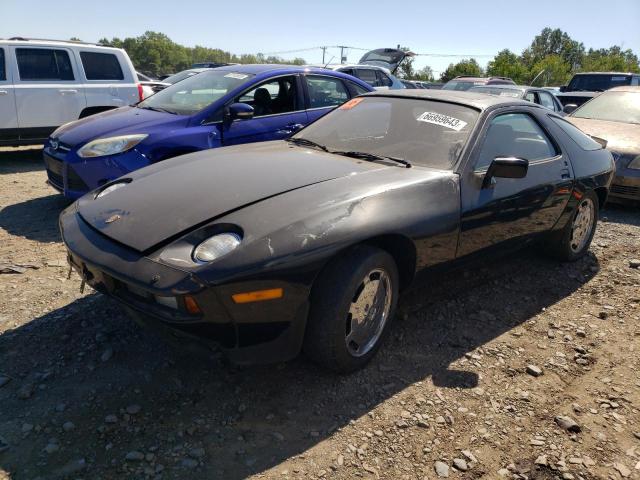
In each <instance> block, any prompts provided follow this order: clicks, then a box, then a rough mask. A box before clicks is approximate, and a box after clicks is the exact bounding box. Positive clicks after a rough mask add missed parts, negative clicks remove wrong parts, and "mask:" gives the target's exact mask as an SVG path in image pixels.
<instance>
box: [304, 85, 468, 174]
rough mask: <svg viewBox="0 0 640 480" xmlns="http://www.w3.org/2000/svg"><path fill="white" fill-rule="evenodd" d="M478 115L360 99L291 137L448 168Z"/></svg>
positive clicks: (443, 105) (451, 107) (442, 105)
mask: <svg viewBox="0 0 640 480" xmlns="http://www.w3.org/2000/svg"><path fill="white" fill-rule="evenodd" d="M477 119H478V112H477V111H476V110H474V109H472V108H469V107H465V106H462V105H457V104H453V103H447V102H438V101H432V100H420V99H412V98H399V97H395V98H393V97H382V96H380V97H378V96H374V97H359V98H354V99H352V100H350V101H349V102H347V103H345V104H344V105H342V106H341V107H338V108H337V109H336V110H334V111H332V112H331V113H329V114H327V115H325V116H324V117H322V118H320V119H319V120H317V121H316V122H314V123H312V124H311V125H309V126H308V127H307V128H305V129H304V130H303V131H301V132H300V133H299V134H298V135H295V136H294V137H293V138H294V141H295V139H304V140H306V141H308V142H313V143H314V144H316V145H317V146H321V147H324V148H326V149H327V150H328V151H330V152H341V153H358V154H365V155H366V154H369V155H372V156H380V157H393V158H394V159H396V160H397V159H400V160H403V161H405V162H409V163H411V164H413V165H422V166H425V167H432V168H439V169H449V168H451V167H452V166H453V165H454V164H455V163H456V161H457V160H458V157H459V156H460V152H461V151H462V149H463V147H464V145H465V143H466V142H467V139H468V138H469V134H470V132H471V131H472V130H473V127H474V125H475V123H476V121H477ZM300 143H301V144H302V141H301V142H300ZM354 156H355V155H354ZM360 156H362V155H360Z"/></svg>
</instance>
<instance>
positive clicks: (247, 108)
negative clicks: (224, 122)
mask: <svg viewBox="0 0 640 480" xmlns="http://www.w3.org/2000/svg"><path fill="white" fill-rule="evenodd" d="M253 113H254V112H253V107H252V106H251V105H248V104H246V103H232V104H231V105H229V108H228V109H227V116H228V118H229V120H230V121H234V120H249V119H250V118H253Z"/></svg>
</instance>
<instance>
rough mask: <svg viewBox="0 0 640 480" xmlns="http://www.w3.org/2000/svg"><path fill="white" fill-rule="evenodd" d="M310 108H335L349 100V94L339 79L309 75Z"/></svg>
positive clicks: (307, 78)
mask: <svg viewBox="0 0 640 480" xmlns="http://www.w3.org/2000/svg"><path fill="white" fill-rule="evenodd" d="M306 80H307V87H308V90H309V108H324V107H335V106H338V105H342V104H343V103H344V102H346V101H347V100H349V92H347V88H346V87H345V85H344V83H342V81H341V80H339V79H337V78H330V77H320V76H312V75H308V76H307V77H306Z"/></svg>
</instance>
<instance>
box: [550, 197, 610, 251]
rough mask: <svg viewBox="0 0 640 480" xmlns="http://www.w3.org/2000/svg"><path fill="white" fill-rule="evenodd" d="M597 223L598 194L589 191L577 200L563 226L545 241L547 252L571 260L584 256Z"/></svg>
mask: <svg viewBox="0 0 640 480" xmlns="http://www.w3.org/2000/svg"><path fill="white" fill-rule="evenodd" d="M597 224H598V196H597V195H596V194H595V193H594V192H592V191H589V192H587V193H585V194H584V195H583V196H582V198H581V199H580V200H579V202H578V205H577V206H576V208H575V211H574V212H573V214H572V215H571V217H570V218H569V221H568V222H567V224H566V225H565V227H564V228H563V229H562V230H560V231H559V232H557V233H556V234H553V235H552V236H551V237H550V238H549V239H548V240H547V241H546V242H545V245H544V246H545V247H547V249H548V251H549V253H551V255H552V256H554V257H556V258H558V259H559V260H563V261H568V262H572V261H575V260H577V259H579V258H580V257H582V256H584V255H585V254H586V253H587V251H588V250H589V246H590V245H591V240H593V235H594V234H595V232H596V225H597Z"/></svg>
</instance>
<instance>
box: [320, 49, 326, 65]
mask: <svg viewBox="0 0 640 480" xmlns="http://www.w3.org/2000/svg"><path fill="white" fill-rule="evenodd" d="M320 48H321V49H322V65H324V64H325V63H324V54H325V52H326V51H327V47H320Z"/></svg>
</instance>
